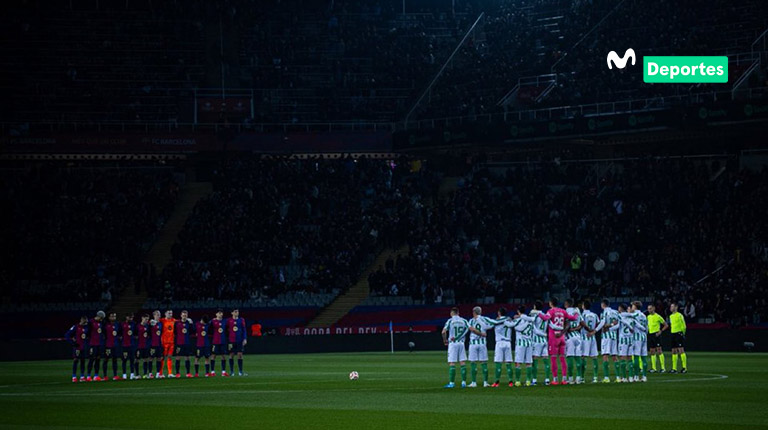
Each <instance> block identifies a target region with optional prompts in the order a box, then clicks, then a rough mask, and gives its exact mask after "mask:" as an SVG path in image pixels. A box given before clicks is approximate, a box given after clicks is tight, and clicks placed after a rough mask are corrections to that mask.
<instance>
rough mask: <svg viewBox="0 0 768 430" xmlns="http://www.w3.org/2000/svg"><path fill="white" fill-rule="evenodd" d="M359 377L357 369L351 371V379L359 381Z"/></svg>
mask: <svg viewBox="0 0 768 430" xmlns="http://www.w3.org/2000/svg"><path fill="white" fill-rule="evenodd" d="M359 377H360V375H359V374H358V373H357V372H355V371H352V372H349V379H350V380H352V381H357V378H359Z"/></svg>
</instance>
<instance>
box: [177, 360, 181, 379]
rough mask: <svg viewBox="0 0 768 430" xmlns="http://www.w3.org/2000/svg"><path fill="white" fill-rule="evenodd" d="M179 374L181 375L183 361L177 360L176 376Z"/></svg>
mask: <svg viewBox="0 0 768 430" xmlns="http://www.w3.org/2000/svg"><path fill="white" fill-rule="evenodd" d="M179 373H181V360H179V359H178V358H177V359H176V374H177V375H178V374H179Z"/></svg>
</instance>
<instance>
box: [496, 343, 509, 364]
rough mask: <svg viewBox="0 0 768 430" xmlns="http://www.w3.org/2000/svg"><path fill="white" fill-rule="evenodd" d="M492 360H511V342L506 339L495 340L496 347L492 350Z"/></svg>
mask: <svg viewBox="0 0 768 430" xmlns="http://www.w3.org/2000/svg"><path fill="white" fill-rule="evenodd" d="M493 362H494V363H511V362H512V344H511V343H510V342H509V341H508V340H501V341H498V342H496V348H495V349H494V350H493Z"/></svg>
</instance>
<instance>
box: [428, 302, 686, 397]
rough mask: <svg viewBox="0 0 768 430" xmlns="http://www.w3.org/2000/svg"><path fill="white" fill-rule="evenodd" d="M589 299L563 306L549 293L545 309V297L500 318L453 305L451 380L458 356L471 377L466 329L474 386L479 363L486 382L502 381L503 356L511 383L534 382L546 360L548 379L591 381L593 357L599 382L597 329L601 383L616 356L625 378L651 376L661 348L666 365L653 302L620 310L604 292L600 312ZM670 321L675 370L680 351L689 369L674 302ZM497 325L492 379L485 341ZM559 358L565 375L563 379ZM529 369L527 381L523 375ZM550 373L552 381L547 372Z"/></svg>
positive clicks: (446, 335) (448, 326) (448, 330)
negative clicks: (462, 312) (464, 312)
mask: <svg viewBox="0 0 768 430" xmlns="http://www.w3.org/2000/svg"><path fill="white" fill-rule="evenodd" d="M590 306H591V303H590V302H589V300H584V301H582V302H580V303H579V306H578V307H575V306H574V301H573V300H566V301H565V309H561V308H559V307H558V300H557V299H556V298H552V299H550V301H549V310H548V311H547V312H546V313H545V312H543V311H542V310H543V303H542V302H541V301H537V302H536V303H535V304H534V307H533V310H531V311H530V313H529V314H528V315H526V314H525V310H526V309H525V307H524V306H521V307H519V308H518V310H517V313H516V315H514V316H512V317H509V316H508V315H507V313H506V309H504V308H500V309H499V310H498V313H497V318H496V319H492V318H487V317H484V316H482V308H480V307H479V306H476V307H475V308H474V309H473V310H472V314H473V316H472V318H471V319H470V320H465V319H464V318H461V317H460V316H459V311H458V308H453V309H451V318H450V319H449V320H448V321H447V322H446V323H445V326H444V327H443V330H442V335H443V343H444V344H445V345H447V346H448V384H447V385H446V386H445V387H446V388H453V387H455V378H456V363H459V365H460V370H461V381H462V382H461V386H462V387H465V386H467V385H466V381H467V369H466V361H467V354H466V350H465V347H464V342H465V339H466V337H467V335H469V362H470V364H471V377H472V382H471V383H470V384H469V387H477V364H478V363H480V365H481V368H482V372H483V386H485V387H489V386H490V387H498V386H499V381H500V379H501V371H502V363H504V364H505V365H506V371H507V377H508V379H509V386H510V387H512V386H518V387H519V386H522V385H525V386H531V385H537V382H538V381H537V375H538V363H539V361H542V362H543V364H544V374H545V375H546V379H545V380H544V384H545V385H550V384H551V385H561V384H562V385H568V384H582V383H584V382H585V381H586V376H585V374H586V367H587V360H588V359H589V358H591V359H592V366H593V376H592V382H593V383H597V382H598V368H599V365H598V350H597V338H596V334H597V333H601V348H600V351H601V352H602V362H603V380H602V382H603V383H610V382H611V379H610V364H609V363H610V362H611V361H612V362H613V365H614V369H615V373H614V374H615V379H614V381H615V382H617V383H621V382H646V381H647V376H646V373H647V372H648V371H650V372H651V373H653V372H655V371H656V358H657V356H658V357H659V359H660V362H661V371H662V372H664V371H665V368H664V355H663V353H662V351H661V343H660V336H661V333H662V332H663V331H665V330H667V329H668V328H669V327H670V325H669V324H667V322H666V321H664V319H663V318H662V317H661V316H660V315H659V314H657V313H656V309H655V307H654V306H653V305H649V306H648V315H647V316H646V315H645V314H644V313H643V312H642V311H641V307H642V303H641V302H639V301H635V302H632V303H631V304H630V305H629V306H627V305H624V304H622V305H619V306H618V309H617V310H614V309H612V308H611V307H610V303H609V302H608V301H607V300H603V301H602V303H601V308H602V314H601V315H600V316H598V315H597V314H595V313H594V312H592V311H590V310H589V309H590ZM670 311H671V312H672V313H671V315H670V323H671V327H672V346H673V347H672V352H673V356H672V357H673V362H672V364H673V370H672V373H676V371H677V358H678V356H679V357H680V358H681V360H682V370H681V373H685V372H686V371H687V370H686V368H687V356H686V355H685V349H684V342H685V328H686V327H685V319H684V318H683V316H682V315H681V314H680V313H679V312H677V305H676V304H673V305H672V306H671V308H670ZM491 329H493V330H494V333H495V338H496V345H495V349H494V358H493V359H494V363H495V365H496V369H495V370H496V375H495V376H496V378H495V382H494V383H493V384H491V383H490V382H489V378H488V348H487V346H486V332H487V331H488V330H491ZM513 331H514V332H515V333H516V335H515V354H514V355H515V359H514V363H515V373H514V376H513V373H512V346H511V339H512V338H511V335H512V333H513ZM649 336H650V338H651V341H650V352H651V357H652V369H650V370H649V369H648V360H647V358H648V351H649ZM558 358H559V363H560V370H561V377H560V380H558V377H557V370H558ZM523 368H524V369H525V375H526V377H525V382H523V380H522V373H523ZM550 372H551V374H552V381H551V382H550V379H549V376H548V375H549V374H550Z"/></svg>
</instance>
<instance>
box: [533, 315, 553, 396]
mask: <svg viewBox="0 0 768 430" xmlns="http://www.w3.org/2000/svg"><path fill="white" fill-rule="evenodd" d="M543 308H544V304H543V303H542V302H541V300H536V303H534V304H533V310H531V313H530V315H531V316H532V317H534V320H533V336H532V339H533V380H532V381H531V382H532V384H533V385H536V383H537V381H536V379H537V377H538V374H539V367H538V363H539V359H542V361H544V385H549V374H550V373H551V368H550V364H549V343H548V342H547V326H548V325H549V321H545V320H543V319H541V318H539V314H540V313H541V310H542V309H543Z"/></svg>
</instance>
